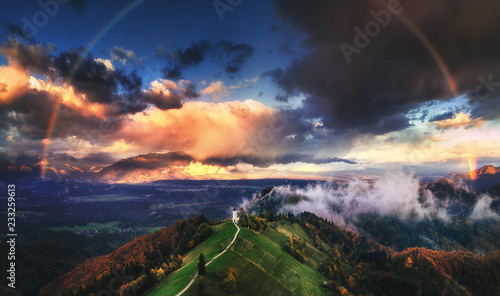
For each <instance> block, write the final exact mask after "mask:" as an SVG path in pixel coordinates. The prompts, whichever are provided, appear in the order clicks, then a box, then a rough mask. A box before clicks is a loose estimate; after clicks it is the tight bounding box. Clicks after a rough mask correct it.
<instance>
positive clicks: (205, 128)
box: [113, 100, 274, 159]
mask: <svg viewBox="0 0 500 296" xmlns="http://www.w3.org/2000/svg"><path fill="white" fill-rule="evenodd" d="M273 114H274V110H273V109H271V108H268V107H265V106H264V105H262V104H261V103H259V102H256V101H252V100H247V101H245V102H238V101H235V102H228V103H217V104H213V103H203V102H186V103H185V104H184V106H183V108H182V109H170V110H166V111H163V110H159V109H154V110H150V111H146V112H143V113H137V114H135V115H133V116H129V119H128V121H127V124H126V126H125V127H124V128H123V129H122V130H120V131H119V132H117V133H116V134H115V135H114V136H113V137H115V138H116V139H117V140H123V141H124V142H125V143H126V145H127V146H129V147H131V148H133V149H139V150H140V149H142V151H145V152H146V151H147V152H157V151H184V152H186V153H189V154H191V155H192V156H193V157H195V158H197V159H204V158H206V157H210V156H229V155H235V154H238V153H241V151H244V150H245V149H247V145H248V143H247V142H246V141H247V139H248V138H249V137H251V136H252V135H254V134H255V133H257V132H258V131H259V129H261V128H262V124H263V123H266V122H269V120H270V118H272V116H273Z"/></svg>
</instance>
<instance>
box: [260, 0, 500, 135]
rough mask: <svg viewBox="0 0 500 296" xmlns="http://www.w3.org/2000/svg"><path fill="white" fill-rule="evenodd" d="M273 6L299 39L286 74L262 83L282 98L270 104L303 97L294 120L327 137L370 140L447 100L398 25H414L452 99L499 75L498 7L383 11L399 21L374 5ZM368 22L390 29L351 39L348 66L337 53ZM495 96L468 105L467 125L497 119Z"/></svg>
mask: <svg viewBox="0 0 500 296" xmlns="http://www.w3.org/2000/svg"><path fill="white" fill-rule="evenodd" d="M272 3H273V4H274V6H275V11H276V16H277V18H278V19H279V21H282V22H283V23H285V24H287V25H290V27H291V28H292V29H294V30H299V31H301V32H303V33H305V34H306V36H307V37H306V39H305V41H304V43H303V46H304V49H305V50H304V54H303V55H301V56H299V57H298V58H297V59H295V60H294V61H292V63H291V64H290V65H289V67H287V68H285V69H276V70H273V71H269V72H267V73H266V75H268V76H269V77H271V79H272V80H273V81H274V82H275V83H276V84H277V85H278V86H279V87H280V88H281V89H282V91H283V93H282V94H280V95H279V96H278V97H277V100H280V101H287V99H288V98H289V97H290V96H294V95H297V94H300V93H302V94H304V95H305V96H306V99H305V100H304V102H303V103H304V104H303V107H302V109H301V112H302V114H303V115H304V116H307V117H311V118H322V119H323V122H324V123H325V126H326V127H328V128H335V129H344V130H347V129H359V130H360V131H362V132H373V133H383V132H390V131H396V130H401V129H404V128H406V127H408V126H409V124H408V119H407V118H405V114H406V113H407V112H408V111H410V110H412V109H414V108H417V107H419V106H420V105H421V104H422V103H424V102H428V101H431V100H448V99H450V98H452V97H454V96H455V94H453V91H452V90H451V89H450V85H449V83H448V81H447V80H446V78H445V77H444V75H443V73H442V71H441V69H440V67H439V65H437V64H436V61H435V59H434V57H433V56H432V54H431V52H430V50H429V49H428V48H426V46H424V45H423V42H422V40H419V38H417V37H416V34H415V32H413V31H412V30H410V29H409V27H408V25H407V24H405V22H403V21H402V19H399V18H398V16H401V17H403V18H405V19H406V20H409V21H410V22H411V23H413V24H415V26H416V27H417V28H418V30H420V31H421V32H422V34H423V35H425V36H426V38H427V39H428V40H429V41H430V43H431V44H432V46H433V47H434V48H435V49H436V51H437V53H438V54H439V55H440V56H441V57H442V59H443V61H444V65H445V66H446V67H447V68H448V69H449V71H450V74H451V76H452V78H453V79H454V80H455V82H456V85H457V91H458V93H459V94H468V93H470V92H472V91H474V89H475V88H476V87H477V86H478V83H479V82H478V77H479V75H482V76H484V77H485V78H487V77H488V75H489V74H490V73H499V72H500V70H498V69H496V70H495V67H496V66H498V65H500V55H498V52H500V2H499V1H495V0H480V1H455V0H444V1H431V0H420V1H401V2H398V1H389V3H392V5H393V6H391V7H396V8H397V9H396V10H397V11H401V13H400V14H398V16H396V15H395V14H392V13H388V14H387V13H386V14H384V13H381V11H387V10H388V8H387V7H386V6H384V5H382V4H381V3H382V2H381V1H342V0H315V1H300V0H273V1H272ZM375 13H377V14H378V16H379V17H380V16H382V18H383V17H386V18H385V19H386V20H387V15H389V17H390V20H389V21H387V22H386V23H385V25H386V26H383V25H378V27H379V29H380V32H376V33H377V34H371V35H372V36H373V37H370V36H368V35H366V38H365V40H362V39H363V38H364V37H358V40H357V41H360V40H361V41H366V42H365V44H362V45H363V46H362V47H363V48H361V46H359V47H356V48H357V49H356V50H357V51H356V52H355V53H352V54H349V55H347V56H348V59H350V60H351V61H350V63H349V62H348V59H346V55H345V54H344V53H343V52H342V50H341V47H340V45H341V44H342V43H345V44H349V45H351V46H353V47H354V46H357V44H358V45H359V44H360V42H357V44H356V42H355V40H354V39H355V36H356V34H357V32H356V31H355V29H354V28H359V29H360V30H361V31H362V32H366V29H365V28H366V25H367V24H371V25H373V21H375V22H377V21H376V18H375V16H374V14H375ZM370 22H372V23H370ZM382 22H383V21H382ZM379 23H380V21H379ZM375 28H376V27H375ZM375 31H377V30H374V29H373V28H372V32H375ZM362 34H363V35H365V34H366V33H362ZM360 36H361V34H360ZM360 38H361V39H360ZM361 43H363V42H361ZM497 76H500V75H497ZM497 76H495V77H497ZM495 81H499V79H496V80H495ZM484 88H485V89H486V91H488V88H487V87H486V86H485V87H484ZM498 93H500V92H492V93H491V95H490V96H488V97H487V98H486V99H484V100H482V101H481V100H475V101H474V103H475V106H476V107H475V109H474V111H473V116H475V117H487V118H490V119H491V118H498V116H499V115H498V114H500V112H499V111H500V104H499V103H497V102H498V101H499V100H498V99H497V98H498ZM472 100H473V99H472V98H471V101H472Z"/></svg>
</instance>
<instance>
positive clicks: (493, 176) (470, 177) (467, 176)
mask: <svg viewBox="0 0 500 296" xmlns="http://www.w3.org/2000/svg"><path fill="white" fill-rule="evenodd" d="M446 178H448V179H450V180H453V181H454V182H456V183H458V184H460V185H462V186H466V187H470V188H475V189H480V188H487V187H492V186H495V185H500V167H495V166H493V165H485V166H483V167H481V168H479V169H476V170H472V171H470V172H467V173H451V174H448V175H447V176H446Z"/></svg>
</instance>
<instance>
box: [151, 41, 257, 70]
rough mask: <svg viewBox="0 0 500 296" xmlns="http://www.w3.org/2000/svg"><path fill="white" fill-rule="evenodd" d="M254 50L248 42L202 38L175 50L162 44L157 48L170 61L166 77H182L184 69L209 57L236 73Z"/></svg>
mask: <svg viewBox="0 0 500 296" xmlns="http://www.w3.org/2000/svg"><path fill="white" fill-rule="evenodd" d="M253 51H254V50H253V48H252V47H251V46H250V45H248V44H246V43H239V44H235V43H233V42H231V41H227V40H220V41H218V42H217V43H215V44H214V43H213V42H211V41H209V40H200V41H197V42H193V43H192V44H191V45H190V46H189V47H186V48H184V49H177V50H175V51H173V52H169V51H168V50H167V49H166V48H165V46H163V45H162V46H159V47H158V48H157V49H156V54H157V56H158V57H161V58H164V59H166V60H167V61H168V63H169V65H168V66H167V67H165V69H164V76H165V78H167V79H178V78H181V77H182V72H183V71H184V70H186V69H188V68H191V67H194V66H197V65H199V64H201V63H202V62H203V61H205V60H206V59H208V58H210V59H212V60H214V61H216V62H218V63H220V64H221V65H222V66H223V67H224V70H225V72H226V73H227V74H235V73H237V72H239V71H240V70H241V69H242V68H243V66H244V65H245V63H246V61H247V59H248V58H249V57H250V56H252V54H253Z"/></svg>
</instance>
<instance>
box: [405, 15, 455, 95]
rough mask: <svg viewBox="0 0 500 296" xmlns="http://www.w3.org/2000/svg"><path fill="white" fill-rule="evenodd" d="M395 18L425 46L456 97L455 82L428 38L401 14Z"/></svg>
mask: <svg viewBox="0 0 500 296" xmlns="http://www.w3.org/2000/svg"><path fill="white" fill-rule="evenodd" d="M396 16H397V17H398V18H399V19H400V20H401V21H402V22H403V24H405V25H406V26H407V27H408V28H409V29H410V31H411V32H412V33H413V34H415V36H417V38H418V40H420V42H421V43H422V44H423V45H424V46H425V48H427V50H428V51H429V53H430V54H431V56H432V58H433V59H434V61H435V62H436V64H437V65H438V67H439V69H440V70H441V73H443V76H444V78H445V80H446V82H447V84H448V87H449V89H450V91H451V92H452V94H453V95H454V96H455V97H458V96H459V94H458V90H457V84H456V83H455V81H454V80H453V78H452V77H451V74H450V70H448V67H446V64H445V63H444V61H443V58H441V56H440V55H439V52H438V51H437V50H436V48H435V47H434V46H433V45H432V43H431V41H430V40H429V38H427V36H425V35H424V34H423V33H422V31H420V29H419V28H418V27H417V26H416V25H415V24H414V23H413V22H412V21H411V20H410V19H409V18H407V17H406V16H404V15H402V14H398V15H396Z"/></svg>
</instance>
